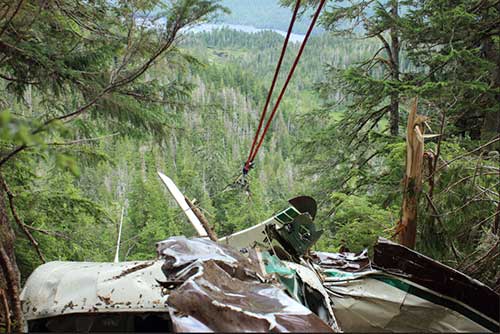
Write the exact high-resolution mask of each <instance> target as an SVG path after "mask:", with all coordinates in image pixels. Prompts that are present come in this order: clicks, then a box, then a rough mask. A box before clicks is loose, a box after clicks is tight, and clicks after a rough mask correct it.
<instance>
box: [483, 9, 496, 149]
mask: <svg viewBox="0 0 500 334" xmlns="http://www.w3.org/2000/svg"><path fill="white" fill-rule="evenodd" d="M498 7H499V9H500V5H499V6H498ZM483 53H484V57H485V58H486V59H487V60H489V61H491V62H492V63H494V64H496V65H495V68H494V69H493V71H492V72H493V73H492V78H491V86H492V87H491V88H493V89H497V93H496V94H495V95H494V98H493V103H497V104H498V101H500V92H499V91H500V52H498V48H495V45H494V41H493V40H492V38H491V37H489V38H488V39H487V40H485V41H484V42H483ZM499 133H500V112H499V111H498V109H496V110H495V109H492V110H487V111H486V112H484V122H483V126H482V128H481V139H482V140H491V139H493V138H494V137H495V136H497V135H498V134H499ZM490 149H491V150H499V149H500V142H497V143H495V144H493V145H491V146H490Z"/></svg>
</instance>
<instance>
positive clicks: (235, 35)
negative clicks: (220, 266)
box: [0, 0, 500, 313]
mask: <svg viewBox="0 0 500 334" xmlns="http://www.w3.org/2000/svg"><path fill="white" fill-rule="evenodd" d="M291 2H292V1H283V5H285V6H286V5H290V3H291ZM241 3H242V2H231V3H229V2H228V3H226V2H225V1H223V2H222V4H223V5H228V6H229V7H233V9H237V7H238V6H240V4H241ZM259 3H260V1H259ZM362 3H364V2H362ZM1 4H2V6H1V7H0V14H1V15H0V78H1V79H0V87H1V92H0V131H1V132H0V189H1V191H0V240H1V242H2V245H1V247H0V251H1V253H0V259H1V263H0V264H1V272H2V275H3V276H2V280H1V281H0V289H1V290H0V292H2V293H3V291H9V296H10V297H9V298H11V299H9V303H10V304H11V305H13V306H12V307H13V310H14V311H12V312H14V313H15V312H19V310H17V311H16V309H15V308H16V307H18V306H19V305H18V303H19V299H18V298H17V299H16V296H17V295H18V293H19V289H20V284H21V282H23V281H24V280H25V279H26V278H27V276H28V275H29V274H30V273H31V271H32V270H33V269H34V268H36V267H37V266H38V265H40V264H41V263H42V262H44V261H53V260H72V261H112V260H113V257H114V250H115V247H116V238H117V234H118V224H119V220H120V216H121V213H122V210H123V212H124V223H123V235H122V243H121V253H120V259H121V260H135V259H149V258H153V257H154V256H155V254H154V244H155V242H157V241H159V240H162V239H165V238H167V237H169V236H173V235H186V236H194V230H193V229H192V227H191V226H190V225H189V224H188V223H187V221H186V219H185V217H184V215H183V213H182V211H181V210H180V209H179V208H178V207H177V205H176V204H175V202H174V201H173V199H172V198H171V197H170V195H169V194H168V193H167V191H166V190H165V189H164V187H163V185H162V184H161V182H160V180H159V178H158V176H157V174H156V173H157V171H162V172H164V173H165V174H166V175H168V176H170V177H171V178H172V179H173V180H174V181H175V182H176V184H177V185H178V186H179V188H180V189H181V190H182V191H183V192H184V193H185V194H186V195H187V196H189V197H190V198H195V199H196V200H197V205H198V206H199V207H200V208H201V209H202V210H203V212H204V213H205V215H206V217H207V218H208V220H209V221H210V223H211V224H213V225H214V227H215V230H216V232H217V233H218V235H219V236H223V235H227V234H229V233H232V232H234V231H237V230H240V229H242V228H245V227H248V226H251V225H254V224H256V223H258V222H261V221H262V220H264V219H266V218H268V217H269V216H270V215H272V214H273V213H275V212H276V211H277V210H280V209H282V208H284V207H285V206H286V205H287V203H286V201H287V200H288V199H289V198H291V197H294V196H296V195H301V194H305V195H311V196H313V197H315V198H316V199H317V201H318V204H319V210H320V211H319V213H318V216H317V218H316V223H317V224H318V225H319V226H320V227H321V228H323V229H324V230H325V232H324V235H323V237H322V238H321V240H320V241H319V243H318V244H317V245H316V246H315V247H316V248H317V249H321V250H325V251H336V250H338V249H339V248H340V247H344V248H349V249H350V250H352V251H360V250H362V249H363V248H365V247H370V246H371V245H372V244H373V241H374V240H375V238H376V237H377V236H384V237H388V238H391V237H392V238H396V239H397V238H398V237H399V236H400V235H401V234H404V233H406V232H408V230H411V231H410V232H411V233H410V234H412V233H413V240H410V243H411V242H413V246H415V248H416V249H417V250H419V251H421V252H422V253H424V254H426V255H429V256H431V257H433V258H436V259H437V260H440V261H443V262H444V263H446V264H448V265H450V266H452V267H455V268H458V269H460V270H463V271H465V272H466V273H468V274H470V275H472V276H473V277H474V278H478V279H480V280H482V281H483V282H484V283H486V284H488V285H490V286H492V287H493V288H495V289H496V290H497V291H498V290H499V289H500V276H499V275H500V274H499V269H498V268H499V267H500V257H499V256H498V254H499V251H498V249H499V248H500V241H499V240H500V239H499V234H500V223H499V219H500V217H499V208H500V191H499V176H500V155H499V153H498V152H499V148H500V146H499V142H500V137H499V132H500V128H499V126H500V117H499V110H500V105H499V103H500V102H499V94H500V70H499V62H500V61H499V60H500V58H499V57H500V44H499V43H500V40H499V39H498V33H499V31H498V29H499V28H498V27H499V26H500V19H499V18H500V16H499V10H500V8H499V7H498V3H495V2H493V1H480V2H475V1H469V0H460V1H458V3H457V4H455V5H451V4H443V3H442V2H440V1H435V0H431V1H430V2H425V5H424V2H421V1H410V2H405V3H404V4H403V3H399V2H398V1H389V2H387V3H383V4H380V5H377V6H373V5H372V4H371V2H369V3H367V4H366V6H363V5H362V4H359V5H355V6H354V7H349V6H347V5H342V6H339V7H335V6H336V3H335V2H334V1H331V2H327V6H326V9H325V10H324V12H323V14H322V16H321V25H322V27H323V28H324V29H325V31H324V32H323V33H321V34H316V35H313V36H312V37H311V39H310V40H309V42H308V45H307V47H306V49H305V52H304V54H303V56H302V58H301V60H300V63H299V66H298V68H297V71H296V73H295V75H294V77H293V79H292V81H291V83H290V86H289V87H288V90H287V92H286V95H285V98H284V100H283V101H282V103H281V106H280V109H279V111H278V114H277V116H276V119H275V120H274V122H273V124H272V126H271V130H270V133H268V135H267V137H266V139H265V141H264V144H263V146H262V149H261V151H260V152H259V154H258V156H257V158H256V160H255V168H254V170H252V171H251V172H250V174H249V182H250V193H247V192H246V191H243V190H242V189H238V188H233V187H228V185H230V184H232V182H233V181H234V180H235V178H236V177H237V176H238V175H239V174H241V169H242V167H243V164H244V162H245V160H246V158H247V155H248V153H249V149H250V146H251V143H252V139H253V135H254V133H255V130H256V128H257V124H258V121H259V117H260V113H261V110H262V107H263V104H264V101H265V99H266V95H267V91H268V89H269V85H270V82H271V80H272V76H273V72H274V69H275V66H276V63H277V61H278V57H279V52H280V49H281V46H282V43H283V37H282V36H280V35H278V34H277V33H273V32H261V33H257V34H247V33H243V32H237V31H233V30H229V29H222V30H216V31H212V32H203V33H196V34H193V33H189V29H187V28H188V27H190V26H192V25H193V24H196V23H200V22H207V21H209V22H212V21H214V20H216V19H217V18H218V19H219V20H220V19H221V17H223V16H222V15H227V13H226V14H224V13H225V12H226V8H224V7H223V6H219V5H220V3H218V2H216V1H202V0H182V1H172V2H170V1H167V4H166V5H164V6H162V5H158V4H157V3H156V2H155V1H151V2H150V1H141V2H137V3H136V2H124V3H121V2H120V3H114V2H112V3H109V2H107V1H97V2H95V3H94V2H93V3H92V4H90V3H83V2H78V1H76V2H73V1H70V2H62V3H61V2H58V1H48V2H47V3H46V4H45V5H44V6H41V5H40V4H39V3H38V2H34V1H13V2H11V1H4V2H1ZM306 5H308V6H309V5H310V6H311V7H315V6H316V5H317V1H310V2H307V4H306ZM273 6H278V4H274V3H273ZM258 8H260V7H259V6H257V5H256V6H255V9H256V10H257V9H258ZM309 10H312V9H309ZM148 13H150V14H148ZM151 13H152V14H151ZM272 13H273V16H272V17H270V18H267V16H259V15H257V14H258V13H251V12H249V13H248V15H250V16H259V17H261V20H264V21H266V24H264V23H263V26H264V27H268V28H278V29H283V30H286V24H287V23H286V22H287V20H288V19H289V17H288V16H287V15H289V13H290V10H289V9H288V8H282V9H281V10H280V11H277V12H275V11H274V9H273V11H272ZM277 16H279V19H278V18H277ZM165 18H167V20H165ZM422 18H425V19H422ZM238 19H241V20H243V18H241V17H240V16H237V17H234V20H238ZM147 20H148V21H147ZM156 20H157V21H158V22H167V23H166V24H165V25H164V26H162V25H156V24H151V23H155V22H156ZM268 20H269V21H270V22H269V24H267V21H268ZM271 21H272V22H271ZM282 21H284V22H285V27H283V22H282ZM234 23H240V24H254V23H255V22H254V21H252V22H250V21H249V22H247V21H244V20H243V21H238V22H236V21H235V22H234ZM351 23H352V24H354V23H358V24H359V25H358V26H352V27H351V26H349V24H351ZM255 25H256V26H259V24H255ZM305 26H306V25H305V23H302V24H301V25H299V26H298V29H299V31H301V29H303V27H305ZM360 26H361V28H362V29H360ZM152 27H155V28H152ZM353 32H354V33H353ZM298 48H299V45H298V44H296V43H293V44H290V45H289V48H288V52H287V54H286V57H285V60H284V63H283V67H282V68H283V71H282V74H281V76H280V78H279V80H278V84H277V87H281V84H282V83H283V81H284V76H285V74H286V73H287V71H288V69H289V68H290V66H291V64H292V61H293V58H294V57H295V54H296V53H297V51H298ZM415 98H418V102H417V114H418V116H417V117H416V118H415V119H411V121H412V122H413V121H414V122H415V126H410V127H409V128H407V125H408V119H409V114H410V110H411V107H412V104H413V103H414V101H415V100H414V99H415ZM410 118H411V117H410ZM417 127H418V131H419V133H420V134H422V133H423V135H424V136H423V137H418V138H419V140H420V141H421V144H422V145H423V146H421V147H422V148H423V153H422V156H421V158H422V161H421V162H420V163H419V164H418V166H417V167H416V170H417V173H416V174H418V175H417V176H415V175H413V174H411V173H408V170H409V167H408V166H405V162H407V161H408V159H409V158H407V155H406V152H407V150H408V147H409V146H408V144H407V140H406V136H407V134H410V135H412V134H413V131H414V130H415V129H416V128H417ZM413 168H414V169H415V166H413ZM402 231H403V232H402ZM18 273H20V277H21V280H19V276H18Z"/></svg>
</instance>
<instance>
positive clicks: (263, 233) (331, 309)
mask: <svg viewBox="0 0 500 334" xmlns="http://www.w3.org/2000/svg"><path fill="white" fill-rule="evenodd" d="M164 178H166V177H162V179H164ZM167 179H168V178H167ZM168 180H170V179H168ZM168 180H167V181H168ZM166 184H167V186H168V187H172V185H173V186H175V184H174V183H173V182H171V180H170V181H169V182H166ZM175 188H176V187H175ZM169 190H172V189H169ZM173 191H174V193H176V194H177V195H179V193H180V191H178V189H174V190H173ZM177 197H178V198H179V200H181V199H182V198H181V197H180V196H177ZM289 203H290V205H291V206H290V207H289V208H287V209H285V210H283V211H281V212H279V213H278V214H276V215H275V216H274V217H272V218H270V219H268V220H266V221H265V222H263V223H260V224H257V225H255V226H253V227H251V228H249V229H246V230H243V231H240V232H237V233H235V234H233V235H230V236H226V237H224V238H221V239H219V241H218V242H215V241H211V240H208V239H207V238H206V237H205V238H191V239H188V238H185V237H171V238H169V239H167V240H164V241H161V242H159V243H157V244H156V246H157V252H158V256H159V258H158V259H157V260H155V261H136V262H121V263H87V262H50V263H47V264H44V265H42V266H40V267H39V268H37V269H36V270H35V271H34V272H33V274H32V275H31V276H30V278H29V279H28V281H27V282H26V285H25V287H24V289H23V292H22V294H21V299H22V308H23V312H24V316H25V319H26V320H27V327H26V330H27V331H28V330H29V331H42V332H43V331H145V332H152V331H160V332H166V331H174V332H242V331H251V332H341V331H346V332H373V331H377V332H381V331H384V332H385V331H388V332H431V331H432V332H499V331H500V325H499V317H498V315H499V314H500V311H499V305H500V296H499V295H498V294H496V293H495V292H494V291H493V290H491V289H490V288H488V287H487V286H485V285H484V284H482V283H480V282H478V281H476V280H474V279H472V278H470V277H468V276H466V275H464V274H463V273H461V272H458V271H456V270H454V269H452V268H450V267H447V266H445V265H443V264H441V263H439V262H437V261H434V260H432V259H430V258H428V257H426V256H424V255H422V254H419V253H418V252H415V251H413V250H410V249H408V248H406V247H403V246H400V245H398V244H395V243H392V242H390V241H388V240H385V239H382V238H380V239H379V241H378V243H377V245H375V248H374V252H375V254H374V257H373V260H370V259H369V257H368V255H367V251H364V252H362V253H360V254H354V253H349V252H342V253H326V252H312V251H311V250H310V249H311V247H312V246H313V245H314V243H315V242H316V241H317V239H318V238H319V236H320V235H321V233H322V231H318V230H317V229H316V227H315V225H314V223H313V219H314V217H315V215H316V202H315V201H314V200H313V199H312V198H310V197H307V196H301V197H297V198H294V199H292V200H290V201H289ZM188 217H189V218H190V219H194V220H196V219H197V218H196V216H194V215H190V216H189V215H188ZM192 223H193V224H194V225H196V224H197V222H196V221H194V222H192ZM196 226H198V228H199V229H201V228H200V226H201V225H196ZM200 234H201V235H203V236H206V235H207V234H206V233H205V232H204V231H201V230H200Z"/></svg>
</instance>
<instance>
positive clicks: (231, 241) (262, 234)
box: [219, 196, 321, 255]
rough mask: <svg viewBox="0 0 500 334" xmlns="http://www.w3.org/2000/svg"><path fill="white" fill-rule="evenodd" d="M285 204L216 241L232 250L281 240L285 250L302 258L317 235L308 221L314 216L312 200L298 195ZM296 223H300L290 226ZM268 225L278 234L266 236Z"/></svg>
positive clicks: (314, 205) (313, 202)
mask: <svg viewBox="0 0 500 334" xmlns="http://www.w3.org/2000/svg"><path fill="white" fill-rule="evenodd" d="M288 202H289V203H290V205H291V206H290V207H289V208H287V209H285V210H283V211H281V212H279V213H277V214H276V215H274V216H273V217H271V218H270V219H268V220H266V221H264V222H262V223H260V224H257V225H255V226H252V227H250V228H247V229H245V230H242V231H239V232H236V233H234V234H231V235H229V236H226V237H224V238H221V239H219V242H220V243H221V244H225V245H229V246H232V247H235V248H236V249H242V248H252V247H255V246H261V247H269V246H270V245H269V243H270V240H271V239H275V238H280V237H282V239H280V240H281V243H284V242H283V240H284V241H285V243H287V245H286V246H285V248H289V249H290V250H292V251H297V252H298V253H300V254H301V255H302V254H303V253H304V252H305V251H306V250H307V249H309V248H310V247H311V246H312V245H313V244H314V243H315V242H316V241H317V240H318V239H319V236H320V235H321V231H316V230H315V229H314V225H312V220H313V219H314V217H315V216H316V210H317V207H316V201H315V200H314V199H313V198H312V197H309V196H299V197H295V198H292V199H291V200H289V201H288ZM296 220H300V223H294V221H296ZM270 226H273V227H274V229H273V230H274V231H280V233H276V235H273V236H270V235H268V233H269V227H270Z"/></svg>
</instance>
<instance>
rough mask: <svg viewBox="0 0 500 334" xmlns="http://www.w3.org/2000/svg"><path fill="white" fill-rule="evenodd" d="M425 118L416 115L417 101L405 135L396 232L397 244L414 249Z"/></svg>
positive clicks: (420, 187) (420, 188) (420, 184)
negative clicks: (403, 173) (397, 236)
mask: <svg viewBox="0 0 500 334" xmlns="http://www.w3.org/2000/svg"><path fill="white" fill-rule="evenodd" d="M424 121H425V118H424V117H422V116H419V115H417V99H415V100H414V101H413V106H412V109H411V111H410V114H409V117H408V128H407V133H406V172H405V176H404V180H403V184H404V191H403V208H402V217H401V220H400V221H399V224H398V227H397V231H398V234H399V243H400V244H402V245H403V246H406V247H410V248H414V247H415V240H416V236H417V205H418V198H419V195H420V193H421V191H422V164H423V159H424V126H423V122H424Z"/></svg>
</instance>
